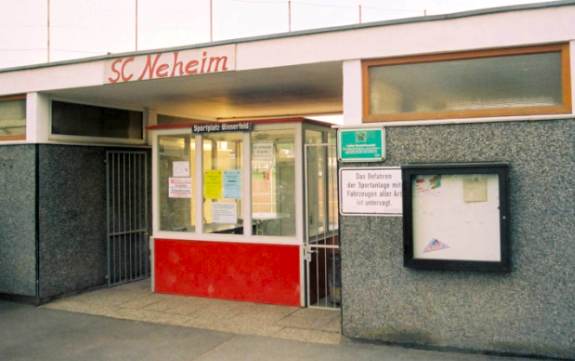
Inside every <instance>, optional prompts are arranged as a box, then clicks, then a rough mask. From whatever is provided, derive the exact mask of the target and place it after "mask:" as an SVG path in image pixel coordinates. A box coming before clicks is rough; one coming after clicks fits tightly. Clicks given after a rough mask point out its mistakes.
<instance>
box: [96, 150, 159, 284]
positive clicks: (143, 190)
mask: <svg viewBox="0 0 575 361" xmlns="http://www.w3.org/2000/svg"><path fill="white" fill-rule="evenodd" d="M106 195H107V222H108V237H107V258H108V272H107V279H108V286H112V285H117V284H121V283H126V282H131V281H136V280H140V279H144V278H147V277H148V275H149V274H150V265H149V246H148V155H147V153H146V152H143V151H108V152H106Z"/></svg>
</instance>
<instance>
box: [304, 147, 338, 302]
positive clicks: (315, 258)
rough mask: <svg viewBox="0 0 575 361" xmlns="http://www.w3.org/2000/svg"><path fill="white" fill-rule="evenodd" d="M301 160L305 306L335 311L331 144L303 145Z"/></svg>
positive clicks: (334, 168) (334, 171)
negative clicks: (302, 166)
mask: <svg viewBox="0 0 575 361" xmlns="http://www.w3.org/2000/svg"><path fill="white" fill-rule="evenodd" d="M304 158H305V214H306V218H305V219H306V221H305V244H304V259H305V265H306V286H307V287H306V297H307V305H308V307H317V308H339V307H340V304H341V261H340V260H341V258H340V249H339V219H338V197H337V153H336V147H335V145H333V144H306V145H305V149H304Z"/></svg>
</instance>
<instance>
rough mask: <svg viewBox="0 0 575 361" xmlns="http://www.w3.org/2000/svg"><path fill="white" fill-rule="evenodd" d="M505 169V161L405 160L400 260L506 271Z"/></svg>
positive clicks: (411, 264) (426, 266)
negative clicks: (402, 238) (449, 162)
mask: <svg viewBox="0 0 575 361" xmlns="http://www.w3.org/2000/svg"><path fill="white" fill-rule="evenodd" d="M508 170H509V166H508V165H507V164H504V163H472V164H460V163H457V164H417V165H408V166H403V167H402V178H403V196H404V197H403V210H404V218H403V231H404V232H403V235H404V236H403V237H404V266H405V267H410V268H416V269H430V270H463V271H465V270H467V271H495V272H497V271H500V272H507V271H510V269H511V245H510V242H509V234H508V233H509V208H508V202H507V197H508Z"/></svg>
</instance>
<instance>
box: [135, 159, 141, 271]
mask: <svg viewBox="0 0 575 361" xmlns="http://www.w3.org/2000/svg"><path fill="white" fill-rule="evenodd" d="M141 162H142V154H141V153H138V154H137V155H136V169H135V174H136V185H137V187H136V199H137V200H136V228H137V229H138V233H137V235H136V245H137V246H136V268H137V275H138V278H140V277H142V245H141V243H142V232H141V229H142V214H141V213H140V212H141V208H140V207H141V197H140V196H141V193H142V187H141V182H142V177H140V168H141V167H140V163H141Z"/></svg>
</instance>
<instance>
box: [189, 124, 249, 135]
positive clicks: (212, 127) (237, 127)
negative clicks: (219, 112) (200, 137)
mask: <svg viewBox="0 0 575 361" xmlns="http://www.w3.org/2000/svg"><path fill="white" fill-rule="evenodd" d="M253 126H254V125H253V123H250V122H235V123H206V124H194V125H192V133H194V134H205V133H218V132H249V131H251V130H252V129H253Z"/></svg>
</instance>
